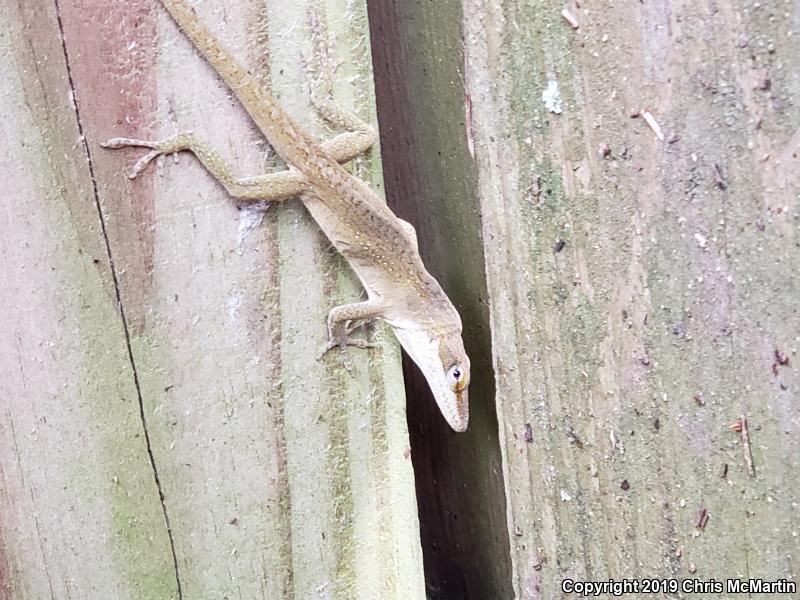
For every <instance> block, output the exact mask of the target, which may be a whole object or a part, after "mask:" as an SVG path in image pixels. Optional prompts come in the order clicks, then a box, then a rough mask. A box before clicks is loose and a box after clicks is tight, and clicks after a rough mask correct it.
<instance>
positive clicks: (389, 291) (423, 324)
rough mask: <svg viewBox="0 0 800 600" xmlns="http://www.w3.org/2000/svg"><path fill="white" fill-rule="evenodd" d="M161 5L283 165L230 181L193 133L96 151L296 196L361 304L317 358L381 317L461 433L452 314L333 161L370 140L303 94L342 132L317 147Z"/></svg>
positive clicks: (392, 218)
mask: <svg viewBox="0 0 800 600" xmlns="http://www.w3.org/2000/svg"><path fill="white" fill-rule="evenodd" d="M160 1H161V4H163V5H164V7H165V8H166V9H167V11H168V12H169V13H170V15H172V18H173V19H174V20H175V21H176V22H177V24H178V26H179V27H180V29H181V30H182V31H183V33H184V34H185V35H186V37H188V38H189V40H191V42H192V43H193V44H194V45H195V47H196V48H197V49H198V50H199V51H200V53H201V54H202V55H203V57H205V59H206V60H207V61H208V62H209V64H210V65H211V66H212V67H213V68H214V70H215V71H216V72H217V73H218V74H219V76H220V77H221V78H222V79H223V80H224V81H225V83H226V84H227V85H228V87H229V88H230V89H231V91H232V92H233V93H234V95H235V96H236V98H237V99H238V100H239V101H240V102H241V103H242V105H243V106H244V108H245V110H247V112H248V113H249V114H250V116H251V117H252V119H253V121H254V122H255V124H256V125H257V126H258V128H259V129H260V130H261V131H262V132H263V134H264V136H265V137H266V138H267V141H268V142H269V143H270V144H271V145H272V147H273V148H274V149H275V151H276V152H277V153H278V155H279V156H280V157H281V158H282V159H283V160H284V161H285V162H286V163H287V165H289V168H288V170H286V171H282V172H279V173H272V174H268V175H260V176H256V177H247V178H243V179H238V178H236V177H235V176H234V175H233V173H232V170H231V169H230V167H229V166H228V165H226V164H225V162H224V161H223V160H222V159H221V158H220V156H219V155H218V154H217V153H216V152H214V151H213V150H211V149H209V147H208V146H207V145H206V144H205V142H203V140H201V139H200V138H199V137H197V136H196V135H194V134H192V133H182V134H178V135H176V136H173V137H171V138H168V139H165V140H161V141H155V142H152V141H144V140H135V139H128V138H113V139H111V140H108V141H107V142H106V143H105V144H103V146H105V147H108V148H122V147H125V146H140V147H146V148H150V149H151V150H150V152H148V153H147V154H145V155H144V156H143V157H142V158H141V159H139V161H138V162H137V163H136V165H135V166H134V168H133V169H132V171H131V172H130V173H129V176H130V177H132V178H133V177H135V176H136V175H138V174H139V173H140V172H141V171H142V170H143V169H144V168H145V167H146V166H147V164H148V163H149V162H150V161H151V160H152V159H154V158H155V157H157V156H159V155H161V154H172V153H175V152H180V151H183V150H188V151H190V152H192V153H193V154H194V155H195V156H196V157H197V158H198V159H199V160H200V162H201V163H202V164H203V166H204V167H205V168H206V169H207V170H208V171H209V172H210V173H211V174H212V175H213V176H214V177H215V178H216V179H217V180H218V181H219V182H220V183H221V184H222V185H223V186H224V187H225V188H226V190H227V191H228V193H229V194H230V195H231V196H233V197H235V198H240V199H248V200H267V201H273V202H278V201H283V200H287V199H289V198H293V197H299V198H300V199H301V200H302V202H303V204H304V205H305V207H306V208H307V209H308V211H309V212H310V213H311V215H312V217H313V218H314V220H315V221H316V222H317V224H318V225H319V227H320V229H322V231H323V232H324V233H325V235H326V236H327V237H328V238H329V239H330V241H331V242H332V243H333V245H334V246H335V247H336V249H337V250H338V251H339V252H340V253H341V254H342V256H344V257H345V258H346V259H347V262H348V263H349V264H350V266H351V267H352V269H353V270H354V271H355V273H356V275H357V276H358V278H359V279H360V280H361V283H362V284H363V285H364V288H365V290H366V292H367V298H368V299H367V300H366V301H363V302H358V303H355V304H345V305H342V306H337V307H335V308H333V309H332V310H331V311H330V313H329V315H328V334H329V343H328V345H327V347H326V348H325V351H324V352H323V354H324V353H325V352H327V351H328V350H330V349H331V348H334V347H337V346H338V347H341V348H345V347H346V346H356V347H359V348H366V347H369V344H368V343H367V342H366V341H365V340H363V339H357V338H352V337H350V332H351V331H352V329H353V328H352V327H350V324H351V323H358V322H364V321H366V320H369V319H374V318H382V319H384V320H385V321H386V322H388V323H389V324H390V325H391V326H392V328H393V329H394V332H395V335H396V336H397V339H398V340H399V341H400V344H401V345H402V346H403V348H404V349H405V350H406V352H407V353H408V354H409V355H410V356H411V358H412V360H413V361H414V362H415V363H416V364H417V366H418V367H419V368H420V370H421V371H422V373H423V374H424V375H425V379H426V380H427V382H428V385H429V386H430V388H431V391H432V392H433V395H434V398H435V399H436V403H437V404H438V406H439V409H440V410H441V412H442V415H443V416H444V418H445V419H446V420H447V422H448V423H449V424H450V426H451V427H452V428H453V429H454V430H455V431H464V430H466V428H467V424H468V421H469V404H468V393H467V386H468V385H469V378H470V371H469V369H470V362H469V358H468V357H467V355H466V352H465V351H464V344H463V341H462V339H461V330H462V325H461V319H460V317H459V315H458V312H457V311H456V309H455V307H454V306H453V303H452V302H451V301H450V299H449V298H448V297H447V295H446V294H445V293H444V291H443V290H442V288H441V286H440V285H439V283H438V282H437V281H436V280H435V279H434V278H433V277H432V276H431V275H430V273H428V271H427V270H426V269H425V266H424V265H423V263H422V259H421V258H420V255H419V250H418V248H417V239H416V233H415V231H414V228H413V227H412V226H411V225H410V224H409V223H407V222H405V221H403V220H401V219H400V218H398V217H397V216H396V215H395V214H394V213H393V212H392V211H391V210H390V209H389V208H388V207H387V206H386V205H385V204H384V203H383V201H382V200H381V199H380V198H379V197H378V195H377V194H376V193H375V192H374V191H373V190H372V189H370V187H369V186H368V185H367V184H366V183H365V182H363V181H362V180H360V179H359V178H358V177H356V176H354V175H351V174H350V173H349V172H348V171H347V170H345V169H344V168H343V167H342V166H341V165H340V164H339V163H340V162H344V161H347V160H350V159H351V158H354V157H355V156H357V155H358V154H360V153H361V152H364V151H365V150H366V149H368V148H369V147H370V146H371V145H372V144H373V142H374V140H375V134H374V133H373V132H372V130H371V129H370V128H369V126H368V125H366V124H364V123H363V122H362V121H360V120H359V119H357V118H356V117H354V116H348V117H345V116H343V115H342V114H339V113H337V112H336V111H335V109H334V108H332V105H331V104H330V103H329V102H327V101H326V100H323V99H320V98H316V99H315V98H314V97H313V94H312V100H315V102H314V103H315V105H316V106H317V109H318V110H319V111H320V113H321V114H322V116H323V117H325V118H326V119H328V120H329V121H333V122H337V123H339V124H341V125H344V126H346V127H348V128H349V129H350V131H349V132H348V133H344V134H341V135H339V136H337V137H336V138H334V139H333V140H331V141H330V142H327V143H324V144H320V143H318V142H317V141H316V140H315V139H314V138H313V137H312V136H311V134H310V133H309V132H308V131H307V130H305V129H304V128H303V127H301V126H300V125H299V124H298V123H297V122H295V121H294V120H293V119H292V118H291V117H290V116H289V114H288V113H287V112H286V111H285V110H284V109H283V108H282V107H281V106H280V105H279V104H278V102H277V101H276V100H275V98H273V97H272V95H271V94H270V93H269V92H268V91H266V90H264V89H263V87H262V86H261V85H260V84H259V83H258V82H257V81H256V79H255V78H254V77H253V76H251V75H250V74H249V73H248V72H247V71H246V70H245V69H243V68H242V67H241V66H239V65H238V64H237V62H236V61H235V60H234V58H233V57H232V56H231V55H230V53H229V52H228V51H227V50H225V49H224V48H222V46H221V45H220V44H219V42H218V41H217V40H216V39H215V38H214V37H213V36H212V34H211V33H210V32H209V31H208V29H206V27H205V26H204V25H203V24H202V23H200V21H199V20H198V18H197V15H196V14H195V12H194V10H193V9H192V8H191V7H190V6H189V5H188V3H187V2H186V0H160Z"/></svg>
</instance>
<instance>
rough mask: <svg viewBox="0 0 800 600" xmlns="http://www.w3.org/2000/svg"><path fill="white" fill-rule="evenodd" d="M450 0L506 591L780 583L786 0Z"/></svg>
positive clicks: (789, 165) (787, 235)
mask: <svg viewBox="0 0 800 600" xmlns="http://www.w3.org/2000/svg"><path fill="white" fill-rule="evenodd" d="M723 4H724V5H723ZM464 5H465V10H464V12H465V15H466V20H465V40H466V53H467V57H466V64H467V71H466V83H467V85H466V87H467V93H468V98H470V99H471V101H472V116H473V118H472V123H471V127H470V134H471V136H472V139H473V140H474V148H475V157H476V160H477V170H478V177H479V182H480V183H479V187H480V193H481V207H482V214H483V232H484V242H485V251H486V261H487V276H488V278H489V290H490V302H491V315H492V336H493V348H494V353H495V369H496V373H497V384H498V403H497V407H498V411H499V414H500V421H501V436H502V440H503V447H504V458H505V476H506V485H507V497H508V510H509V513H510V515H509V519H510V527H511V528H512V530H513V532H514V533H515V535H514V536H512V542H513V549H512V558H513V562H514V569H515V575H514V580H515V589H516V594H517V597H520V598H553V597H558V596H559V595H560V594H561V590H560V582H561V580H562V579H564V578H566V577H570V578H574V579H578V580H585V579H588V580H605V579H608V578H615V579H620V578H623V577H627V578H636V577H639V578H641V577H679V578H684V577H686V578H691V577H696V578H698V579H702V580H708V579H711V578H716V579H717V580H720V579H724V578H726V577H764V578H768V579H775V578H780V577H788V578H795V579H796V578H797V573H798V570H799V569H798V567H799V566H800V565H799V564H798V560H799V558H798V554H797V547H798V534H800V532H799V531H798V528H797V525H796V524H797V523H798V513H797V507H798V501H797V497H798V490H800V482H798V473H800V471H798V468H797V467H798V460H800V459H799V458H798V457H800V442H798V439H800V437H799V436H798V428H800V413H799V412H798V410H800V407H799V406H798V403H797V389H796V387H797V378H796V375H795V374H794V368H795V367H794V365H793V362H794V359H795V353H796V349H797V340H798V332H799V331H800V318H799V317H798V312H797V298H798V297H800V289H799V288H798V279H797V268H798V266H800V255H799V251H798V244H797V234H798V216H797V215H798V213H797V210H798V207H797V200H798V194H799V192H800V179H798V172H800V171H799V170H798V162H797V161H798V158H797V156H798V134H797V131H798V126H800V109H798V106H797V103H796V98H797V97H798V91H800V87H799V86H800V77H798V69H797V64H796V61H797V58H798V57H800V48H798V43H799V42H798V38H797V36H796V35H791V33H796V32H792V31H791V28H792V25H791V24H792V23H793V22H794V23H796V19H797V17H798V12H797V11H798V7H797V4H796V3H791V2H782V3H771V4H769V5H761V6H760V7H759V6H757V5H752V4H746V3H742V2H734V3H703V2H699V3H698V2H667V3H655V4H653V3H643V4H630V3H613V4H609V3H598V2H581V7H582V8H581V10H577V9H575V8H574V7H570V9H571V10H572V12H573V14H574V15H575V16H576V18H577V19H578V22H579V28H578V29H577V30H574V29H572V28H571V27H570V26H569V25H568V24H567V23H566V22H565V20H564V19H563V18H562V16H561V14H560V13H561V10H562V9H563V8H564V7H563V5H562V4H559V3H556V2H522V3H520V2H503V3H490V2H483V1H482V0H481V1H478V0H476V1H474V2H473V1H468V2H465V3H464ZM784 13H785V14H784ZM559 105H560V106H559ZM556 109H558V110H556ZM643 110H647V111H649V112H650V113H651V114H652V115H653V116H654V118H655V120H656V122H657V123H659V124H660V127H661V128H662V129H663V133H664V136H665V140H663V141H660V140H658V139H657V138H656V135H655V133H654V131H653V130H651V129H650V127H649V126H648V124H647V123H646V121H645V120H644V119H643V118H642V117H641V116H639V117H638V118H631V117H632V115H633V114H637V115H638V114H640V113H641V111H643ZM776 350H779V351H781V352H783V353H786V355H787V357H789V361H790V362H789V364H787V365H778V366H777V368H776V371H777V373H773V367H772V365H773V364H774V363H776V358H775V351H776ZM778 362H779V361H778ZM742 415H744V416H745V417H746V418H747V419H748V423H749V432H750V443H751V447H752V457H753V464H754V467H755V476H753V477H751V476H750V475H749V474H748V468H747V464H746V461H745V459H744V457H743V447H742V446H743V444H742V439H741V436H740V434H739V433H736V432H732V431H731V430H730V428H729V426H730V425H731V424H732V423H734V422H735V421H736V420H737V419H739V418H740V416H742ZM703 510H707V511H708V514H709V520H708V522H707V523H706V524H705V526H704V527H698V521H699V520H700V517H699V516H698V515H699V514H700V513H701V512H702V511H703ZM677 596H679V597H680V596H681V594H677ZM683 596H687V595H686V594H683Z"/></svg>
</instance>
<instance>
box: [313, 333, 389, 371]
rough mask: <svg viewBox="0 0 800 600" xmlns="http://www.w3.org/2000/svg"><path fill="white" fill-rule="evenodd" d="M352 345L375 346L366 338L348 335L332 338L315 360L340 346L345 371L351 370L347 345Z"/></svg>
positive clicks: (364, 347)
mask: <svg viewBox="0 0 800 600" xmlns="http://www.w3.org/2000/svg"><path fill="white" fill-rule="evenodd" d="M348 346H354V347H356V348H362V349H367V348H375V344H373V343H371V342H368V341H366V340H362V339H359V338H351V337H350V336H348V335H345V336H342V337H338V338H332V339H331V340H330V341H329V342H328V343H327V344H326V345H325V348H324V349H323V350H322V352H321V353H320V355H319V356H318V357H317V360H321V359H322V357H323V356H325V355H326V354H327V353H328V352H330V351H331V350H333V349H334V348H341V349H342V365H343V366H344V368H345V370H346V371H352V370H353V363H352V362H351V361H350V357H349V356H348V355H347V347H348Z"/></svg>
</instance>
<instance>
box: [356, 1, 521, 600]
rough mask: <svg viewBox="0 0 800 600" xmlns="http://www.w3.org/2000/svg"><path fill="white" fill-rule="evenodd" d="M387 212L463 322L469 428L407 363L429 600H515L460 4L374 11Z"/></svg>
mask: <svg viewBox="0 0 800 600" xmlns="http://www.w3.org/2000/svg"><path fill="white" fill-rule="evenodd" d="M369 17H370V29H371V36H372V52H373V67H374V72H375V87H376V98H377V106H378V118H379V123H380V131H381V148H382V153H383V167H384V179H385V185H386V195H387V201H388V203H389V205H390V206H391V208H392V209H393V210H394V211H395V213H397V215H398V216H399V217H401V218H403V219H406V220H408V221H409V222H411V223H412V224H413V225H414V226H415V228H416V229H417V236H418V239H419V247H420V253H421V255H422V258H423V260H424V261H425V264H426V266H427V267H428V269H429V270H430V272H431V273H432V274H433V275H434V276H435V277H436V278H437V279H438V280H439V282H440V283H441V284H442V287H443V288H444V289H445V291H446V292H447V294H448V295H449V296H450V298H451V299H452V301H453V303H454V304H455V305H456V308H457V309H458V311H459V313H460V315H461V318H462V321H463V323H464V343H465V346H466V349H467V352H468V354H469V355H470V359H471V362H472V370H471V371H472V382H471V384H470V413H471V414H470V426H469V430H468V431H467V432H466V433H461V434H456V433H454V432H453V431H452V430H451V429H450V428H449V427H448V426H447V424H446V423H445V421H444V419H443V418H442V416H441V414H440V413H439V410H438V408H437V406H436V403H435V402H434V400H433V397H432V395H431V393H430V390H429V389H428V385H427V383H426V381H425V379H424V377H423V376H422V375H421V374H420V372H419V371H418V369H417V368H416V366H415V365H414V364H413V363H412V362H411V361H410V360H409V359H408V357H405V356H404V360H403V371H404V375H405V381H406V396H407V399H408V425H409V434H410V439H411V447H412V453H411V456H412V461H413V465H414V473H415V479H416V490H417V504H418V507H419V520H420V528H421V540H422V549H423V559H424V565H425V579H426V586H427V590H428V597H429V598H432V599H437V600H450V599H453V600H467V599H471V600H484V599H486V600H489V599H495V598H512V597H513V590H512V576H511V563H510V552H509V539H508V528H507V521H506V499H505V489H504V483H503V478H502V460H501V451H500V444H499V439H498V424H497V415H496V410H495V382H494V372H493V368H492V359H491V336H490V329H489V312H488V307H487V305H486V302H485V298H486V278H485V276H484V269H485V262H484V254H483V248H482V241H481V220H480V213H479V208H478V198H477V195H476V184H475V177H474V169H473V162H472V158H471V156H470V154H469V150H468V147H467V136H466V125H465V122H464V120H465V107H464V88H463V73H462V70H463V60H464V58H463V49H462V42H461V37H462V31H461V23H462V15H461V6H460V3H457V2H456V3H441V2H437V3H431V2H423V1H419V0H404V1H400V0H375V1H372V2H369Z"/></svg>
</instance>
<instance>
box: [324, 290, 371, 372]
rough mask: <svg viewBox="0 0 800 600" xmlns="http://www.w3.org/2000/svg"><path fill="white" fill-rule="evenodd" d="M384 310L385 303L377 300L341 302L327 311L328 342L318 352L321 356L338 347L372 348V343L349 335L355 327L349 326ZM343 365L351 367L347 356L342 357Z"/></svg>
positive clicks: (347, 367)
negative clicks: (320, 351) (351, 302)
mask: <svg viewBox="0 0 800 600" xmlns="http://www.w3.org/2000/svg"><path fill="white" fill-rule="evenodd" d="M385 312H386V305H385V304H384V303H383V302H381V301H379V300H366V301H365V302H356V303H354V304H343V305H341V306H336V307H334V308H332V309H331V312H330V313H328V344H327V345H326V346H325V349H324V350H323V351H322V354H320V356H319V358H322V357H323V356H324V355H325V354H326V353H327V352H328V351H330V350H332V349H333V348H336V347H339V348H341V349H342V350H343V351H344V350H345V348H346V347H347V346H355V347H356V348H372V347H373V346H374V344H371V343H369V342H367V341H366V340H362V339H359V338H353V337H350V333H352V331H353V330H354V329H355V328H356V327H350V324H351V323H354V322H356V321H359V322H363V321H368V320H370V319H375V318H377V317H382V316H383V315H384V313H385ZM344 366H345V368H346V369H347V370H348V371H349V370H350V368H351V365H350V361H349V360H348V359H347V356H346V355H345V357H344Z"/></svg>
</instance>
